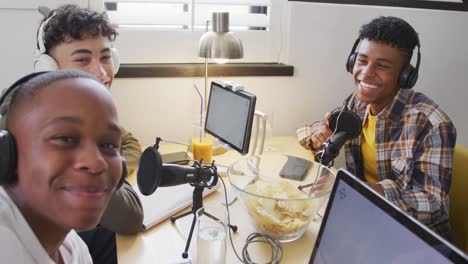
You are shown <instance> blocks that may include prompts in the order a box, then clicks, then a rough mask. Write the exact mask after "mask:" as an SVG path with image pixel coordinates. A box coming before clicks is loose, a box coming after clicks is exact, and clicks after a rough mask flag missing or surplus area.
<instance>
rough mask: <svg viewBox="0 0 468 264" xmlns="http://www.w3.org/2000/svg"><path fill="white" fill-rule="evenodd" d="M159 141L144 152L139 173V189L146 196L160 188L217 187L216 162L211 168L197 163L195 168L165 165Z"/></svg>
mask: <svg viewBox="0 0 468 264" xmlns="http://www.w3.org/2000/svg"><path fill="white" fill-rule="evenodd" d="M158 149H159V141H158V140H157V141H156V144H155V146H152V147H148V148H146V149H145V151H143V154H142V155H141V158H140V163H139V166H138V171H137V183H138V189H140V192H141V193H142V194H144V195H151V194H153V193H154V192H155V191H156V189H157V188H158V187H167V186H175V185H180V184H184V183H189V184H190V185H192V186H200V187H208V188H211V187H213V186H215V185H216V184H217V182H218V172H217V168H216V166H215V165H214V161H213V162H212V163H211V165H209V166H203V165H201V163H200V162H198V161H196V162H195V163H194V165H193V166H191V167H190V166H182V165H177V164H164V163H163V162H162V158H161V154H160V153H159V151H158Z"/></svg>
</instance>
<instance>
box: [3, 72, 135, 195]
mask: <svg viewBox="0 0 468 264" xmlns="http://www.w3.org/2000/svg"><path fill="white" fill-rule="evenodd" d="M44 73H47V71H43V72H35V73H31V74H29V75H26V76H24V77H23V78H21V79H19V80H18V81H16V82H15V83H14V84H13V85H11V86H10V87H8V88H7V89H5V90H4V91H3V92H2V94H1V95H0V109H1V108H2V105H3V103H4V102H5V100H6V99H7V97H8V95H9V94H13V92H14V91H15V90H16V89H17V88H18V87H19V86H20V85H21V84H23V83H25V82H27V81H29V80H31V79H32V78H34V77H36V76H39V75H42V74H44ZM5 115H7V112H5V113H4V114H3V116H2V119H4V118H5ZM17 164H18V161H17V151H16V141H15V137H14V136H13V135H12V134H11V133H10V132H9V131H8V130H6V127H5V128H0V185H4V184H10V183H14V182H16V181H17V175H16V166H17ZM126 178H127V165H126V163H125V159H124V158H123V157H122V175H121V176H120V179H119V182H118V184H117V187H116V188H117V189H118V188H120V187H121V186H122V185H123V183H124V181H125V179H126Z"/></svg>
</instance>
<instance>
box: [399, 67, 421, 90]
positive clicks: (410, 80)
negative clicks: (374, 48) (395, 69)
mask: <svg viewBox="0 0 468 264" xmlns="http://www.w3.org/2000/svg"><path fill="white" fill-rule="evenodd" d="M417 80H418V73H417V71H416V70H415V69H414V67H413V65H411V64H407V65H405V67H404V68H403V70H402V71H401V73H400V78H399V80H398V83H399V85H400V88H402V89H410V88H412V87H413V86H414V85H415V84H416V81H417Z"/></svg>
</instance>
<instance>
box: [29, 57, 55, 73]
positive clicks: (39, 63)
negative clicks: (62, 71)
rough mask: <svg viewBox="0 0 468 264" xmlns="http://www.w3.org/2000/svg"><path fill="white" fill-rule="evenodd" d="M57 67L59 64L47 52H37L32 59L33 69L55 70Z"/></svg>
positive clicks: (39, 70) (37, 70)
mask: <svg viewBox="0 0 468 264" xmlns="http://www.w3.org/2000/svg"><path fill="white" fill-rule="evenodd" d="M58 69H59V66H58V64H57V62H56V61H55V59H54V58H52V57H51V56H49V55H47V54H39V55H37V57H36V59H35V60H34V71H35V72H42V71H56V70H58Z"/></svg>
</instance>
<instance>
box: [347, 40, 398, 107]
mask: <svg viewBox="0 0 468 264" xmlns="http://www.w3.org/2000/svg"><path fill="white" fill-rule="evenodd" d="M405 61H406V57H405V55H404V53H403V52H402V51H401V50H400V49H398V48H396V47H393V46H391V45H388V44H383V43H380V42H375V41H369V40H367V39H364V40H362V41H361V43H360V45H359V50H358V56H357V58H356V63H355V64H354V68H353V77H354V83H355V86H356V95H357V96H358V99H359V100H360V101H362V102H365V103H369V104H370V108H371V113H372V114H373V115H376V114H378V113H380V111H382V110H383V109H384V108H385V106H387V105H388V104H389V103H390V102H391V101H392V100H393V98H394V97H395V95H396V94H397V93H398V90H399V89H400V87H399V84H398V78H399V76H400V72H401V70H402V68H403V65H404V63H405Z"/></svg>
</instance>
